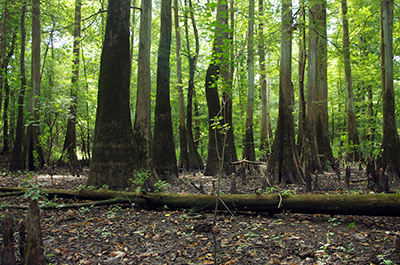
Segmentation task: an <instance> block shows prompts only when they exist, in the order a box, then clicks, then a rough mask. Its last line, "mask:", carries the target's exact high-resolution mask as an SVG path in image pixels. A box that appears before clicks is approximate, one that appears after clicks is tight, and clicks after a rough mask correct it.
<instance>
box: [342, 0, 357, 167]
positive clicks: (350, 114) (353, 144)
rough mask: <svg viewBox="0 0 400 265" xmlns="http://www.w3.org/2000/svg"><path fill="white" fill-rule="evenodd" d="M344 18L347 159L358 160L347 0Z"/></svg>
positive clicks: (344, 2) (344, 4) (344, 1)
mask: <svg viewBox="0 0 400 265" xmlns="http://www.w3.org/2000/svg"><path fill="white" fill-rule="evenodd" d="M341 5H342V20H343V63H344V77H345V82H346V115H347V133H348V135H347V149H346V155H345V160H346V161H358V159H359V151H358V145H359V144H360V143H359V140H358V132H357V121H356V111H355V108H354V94H353V81H352V76H351V60H350V35H349V20H348V18H347V0H341Z"/></svg>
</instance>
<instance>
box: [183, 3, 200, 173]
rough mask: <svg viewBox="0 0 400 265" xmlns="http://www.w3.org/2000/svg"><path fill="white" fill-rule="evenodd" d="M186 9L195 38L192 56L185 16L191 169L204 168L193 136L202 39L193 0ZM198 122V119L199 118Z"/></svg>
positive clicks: (188, 139) (188, 138)
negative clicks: (194, 107) (194, 101)
mask: <svg viewBox="0 0 400 265" xmlns="http://www.w3.org/2000/svg"><path fill="white" fill-rule="evenodd" d="M185 7H186V10H189V14H190V19H191V21H192V27H193V33H194V39H195V54H194V55H193V56H192V53H191V50H190V38H189V25H188V21H187V17H188V15H185V16H184V24H185V33H186V50H187V56H188V59H189V84H188V92H187V106H186V125H187V127H186V131H187V144H188V149H189V166H188V168H189V169H190V170H202V169H203V168H204V164H203V160H202V159H201V156H200V154H199V152H198V151H197V147H196V144H195V142H194V137H193V122H192V120H193V96H194V92H195V91H194V88H195V87H194V75H195V72H196V65H197V60H198V58H199V51H200V41H199V33H198V30H197V25H196V20H195V17H194V11H193V6H192V0H188V1H187V0H185ZM197 122H198V120H197Z"/></svg>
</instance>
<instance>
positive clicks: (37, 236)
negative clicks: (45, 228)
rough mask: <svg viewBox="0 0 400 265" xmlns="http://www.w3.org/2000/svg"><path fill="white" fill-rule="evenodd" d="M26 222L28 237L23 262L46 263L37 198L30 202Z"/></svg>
mask: <svg viewBox="0 0 400 265" xmlns="http://www.w3.org/2000/svg"><path fill="white" fill-rule="evenodd" d="M26 224H27V226H26V229H27V237H26V241H25V247H24V250H25V257H24V262H23V264H27V265H39V264H46V260H45V258H44V246H43V240H42V231H41V228H40V209H39V204H38V201H37V200H31V201H30V202H29V210H28V217H27V222H26Z"/></svg>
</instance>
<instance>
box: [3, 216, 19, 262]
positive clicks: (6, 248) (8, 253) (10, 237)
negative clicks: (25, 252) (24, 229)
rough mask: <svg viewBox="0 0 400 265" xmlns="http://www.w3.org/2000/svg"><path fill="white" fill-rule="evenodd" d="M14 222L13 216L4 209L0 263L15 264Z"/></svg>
mask: <svg viewBox="0 0 400 265" xmlns="http://www.w3.org/2000/svg"><path fill="white" fill-rule="evenodd" d="M13 226H14V223H13V218H12V216H11V215H10V213H9V212H8V210H5V214H4V224H3V230H4V232H3V246H2V249H1V253H0V255H1V257H0V264H4V265H15V264H17V263H16V260H15V251H14V244H15V242H14V228H13Z"/></svg>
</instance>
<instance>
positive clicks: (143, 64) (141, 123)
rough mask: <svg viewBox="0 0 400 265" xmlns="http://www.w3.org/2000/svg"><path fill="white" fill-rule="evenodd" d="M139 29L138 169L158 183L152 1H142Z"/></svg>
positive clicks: (136, 129)
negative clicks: (153, 143) (153, 126)
mask: <svg viewBox="0 0 400 265" xmlns="http://www.w3.org/2000/svg"><path fill="white" fill-rule="evenodd" d="M141 10H142V12H141V15H140V29H139V55H138V72H137V76H138V78H137V96H136V112H135V123H134V139H135V147H136V150H137V157H138V160H137V167H138V168H139V169H144V170H147V171H149V172H151V173H152V174H151V176H150V181H152V182H155V181H157V179H158V177H157V173H156V171H155V168H154V165H153V160H152V156H151V71H150V47H151V14H152V1H151V0H142V3H141Z"/></svg>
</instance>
